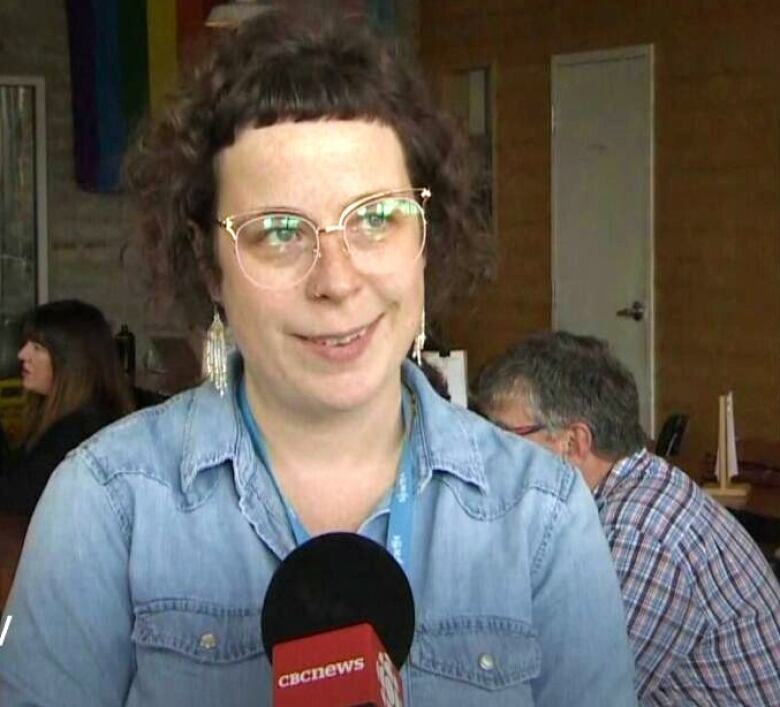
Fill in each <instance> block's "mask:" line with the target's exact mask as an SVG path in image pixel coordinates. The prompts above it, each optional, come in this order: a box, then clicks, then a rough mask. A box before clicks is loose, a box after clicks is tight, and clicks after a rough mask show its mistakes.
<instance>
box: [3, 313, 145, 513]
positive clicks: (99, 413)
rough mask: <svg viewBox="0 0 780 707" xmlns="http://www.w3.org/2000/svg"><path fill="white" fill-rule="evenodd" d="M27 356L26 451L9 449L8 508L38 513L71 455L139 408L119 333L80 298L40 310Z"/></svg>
mask: <svg viewBox="0 0 780 707" xmlns="http://www.w3.org/2000/svg"><path fill="white" fill-rule="evenodd" d="M22 341H23V342H24V343H23V345H22V348H21V349H20V350H19V354H18V357H19V361H20V363H21V377H22V386H23V387H24V390H25V403H24V404H25V408H24V414H25V429H24V433H23V438H22V445H21V447H20V448H19V449H16V450H13V451H11V450H8V449H7V448H6V449H5V450H4V453H3V455H2V467H0V509H2V510H6V511H13V512H18V513H26V514H29V513H32V511H33V509H34V508H35V504H36V503H37V501H38V498H39V496H40V495H41V492H42V491H43V489H44V487H45V486H46V482H47V481H48V480H49V476H50V475H51V473H52V471H54V469H55V467H56V466H57V465H58V464H59V463H60V462H61V461H62V459H63V458H64V457H65V455H66V454H67V453H68V452H69V451H70V450H71V449H73V448H74V447H77V446H78V445H79V444H80V443H81V442H82V441H84V440H85V439H86V438H87V437H90V436H91V435H92V434H94V433H95V432H97V431H98V430H99V429H100V428H101V427H104V426H105V425H107V424H108V423H109V422H112V421H113V420H115V419H117V418H118V417H121V416H122V415H125V414H126V413H128V412H130V411H131V410H132V403H131V398H130V392H129V389H128V383H127V379H126V376H125V374H124V372H123V371H122V369H121V367H120V364H119V359H118V356H117V352H116V346H115V344H114V339H113V337H112V335H111V329H110V327H109V325H108V323H107V322H106V320H105V318H104V317H103V314H102V313H101V312H100V310H99V309H97V307H93V306H92V305H89V304H85V303H84V302H79V301H77V300H62V301H58V302H50V303H48V304H43V305H41V306H39V307H36V308H35V309H34V310H33V311H32V312H31V313H30V314H29V315H28V316H27V317H26V319H25V321H24V324H23V326H22Z"/></svg>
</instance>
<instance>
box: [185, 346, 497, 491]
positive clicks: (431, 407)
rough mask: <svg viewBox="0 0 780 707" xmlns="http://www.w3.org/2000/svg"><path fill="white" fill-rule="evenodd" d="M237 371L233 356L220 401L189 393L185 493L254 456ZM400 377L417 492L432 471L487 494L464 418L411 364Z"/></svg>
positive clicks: (210, 392)
mask: <svg viewBox="0 0 780 707" xmlns="http://www.w3.org/2000/svg"><path fill="white" fill-rule="evenodd" d="M242 372H243V361H242V359H241V357H240V355H239V354H238V353H234V354H232V355H231V356H230V358H229V361H228V388H227V390H226V391H225V395H224V396H220V395H219V393H218V392H217V391H216V390H215V388H214V386H213V385H211V384H210V383H204V384H203V385H201V386H200V387H198V388H196V389H195V391H194V393H193V400H192V405H191V408H190V412H189V416H188V418H187V422H186V429H185V434H184V450H183V452H184V453H183V455H182V462H181V470H180V471H181V483H182V489H183V490H184V491H185V492H186V491H187V490H189V488H190V487H191V486H192V483H193V481H194V479H195V477H196V476H197V475H198V473H199V472H201V471H203V470H204V469H207V468H210V467H213V466H216V465H218V464H221V463H223V462H225V461H233V462H235V461H236V458H237V457H238V456H239V455H243V454H253V452H252V450H251V443H250V440H249V436H248V434H246V431H245V430H244V426H243V423H242V422H241V413H240V410H239V409H238V404H237V401H236V385H237V383H238V381H240V380H241V376H242ZM401 375H402V379H403V382H404V383H405V384H406V386H407V387H408V388H409V390H410V392H411V393H412V395H413V399H414V406H415V414H414V419H413V421H412V430H411V440H410V443H411V444H412V445H413V446H414V451H415V454H416V462H417V463H416V469H417V471H416V473H417V487H418V489H421V488H422V487H423V486H425V485H426V484H427V483H428V481H430V479H431V477H432V476H433V473H434V472H444V473H448V474H451V475H452V476H455V477H456V478H458V479H460V480H461V481H463V482H464V483H467V484H472V485H475V486H477V487H478V488H479V489H480V490H481V491H487V489H488V482H487V477H486V475H485V468H484V464H483V462H482V456H481V455H480V453H479V449H478V447H477V442H476V439H475V438H474V435H473V434H472V433H471V432H470V431H469V430H468V429H467V428H466V425H464V424H463V421H462V419H461V416H462V415H467V414H468V413H467V412H466V411H465V410H464V411H457V410H454V409H453V407H452V406H451V405H450V404H449V403H448V402H447V401H445V400H444V399H443V398H442V397H441V396H440V395H439V394H438V393H436V391H435V390H434V389H433V388H432V387H431V385H430V383H428V380H427V379H426V377H425V374H424V373H423V372H422V371H421V370H420V369H419V368H418V367H417V366H416V365H415V364H414V363H412V362H411V361H405V362H404V364H403V367H402V369H401ZM241 466H242V467H243V466H245V465H241Z"/></svg>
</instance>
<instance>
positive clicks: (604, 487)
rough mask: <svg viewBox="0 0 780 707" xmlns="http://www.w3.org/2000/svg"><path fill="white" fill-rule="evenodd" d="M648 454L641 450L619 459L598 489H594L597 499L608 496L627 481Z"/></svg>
mask: <svg viewBox="0 0 780 707" xmlns="http://www.w3.org/2000/svg"><path fill="white" fill-rule="evenodd" d="M648 454H649V452H648V451H647V450H646V449H640V450H639V451H638V452H634V453H633V454H631V455H629V456H627V457H622V458H621V459H618V460H617V461H616V462H615V463H614V464H613V465H612V468H611V469H610V470H609V473H608V474H607V475H606V476H605V477H604V478H603V479H602V480H601V482H600V483H599V484H598V485H597V486H596V488H595V489H593V495H594V496H595V497H596V498H597V499H598V498H602V497H605V496H608V495H609V494H610V492H611V491H612V490H613V489H614V488H615V487H616V486H617V485H618V484H619V483H620V482H621V481H623V479H626V478H628V477H629V476H630V475H631V473H632V472H633V471H634V469H636V468H637V467H638V466H639V465H640V464H641V463H642V462H643V461H644V460H645V458H646V457H647V455H648Z"/></svg>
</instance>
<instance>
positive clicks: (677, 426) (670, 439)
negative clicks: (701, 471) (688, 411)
mask: <svg viewBox="0 0 780 707" xmlns="http://www.w3.org/2000/svg"><path fill="white" fill-rule="evenodd" d="M687 427H688V416H687V415H684V414H682V413H675V414H673V415H669V417H667V418H666V420H665V421H664V424H663V425H662V426H661V431H660V432H659V433H658V440H657V441H656V443H655V453H656V454H657V455H658V456H659V457H664V458H665V459H670V458H671V457H675V456H677V454H679V452H680V445H681V444H682V439H683V435H684V434H685V429H686V428H687Z"/></svg>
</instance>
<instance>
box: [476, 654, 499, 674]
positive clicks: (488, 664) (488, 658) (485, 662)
mask: <svg viewBox="0 0 780 707" xmlns="http://www.w3.org/2000/svg"><path fill="white" fill-rule="evenodd" d="M479 667H480V668H482V670H493V668H495V667H496V661H494V660H493V656H492V655H490V653H483V654H482V655H481V656H479Z"/></svg>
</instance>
